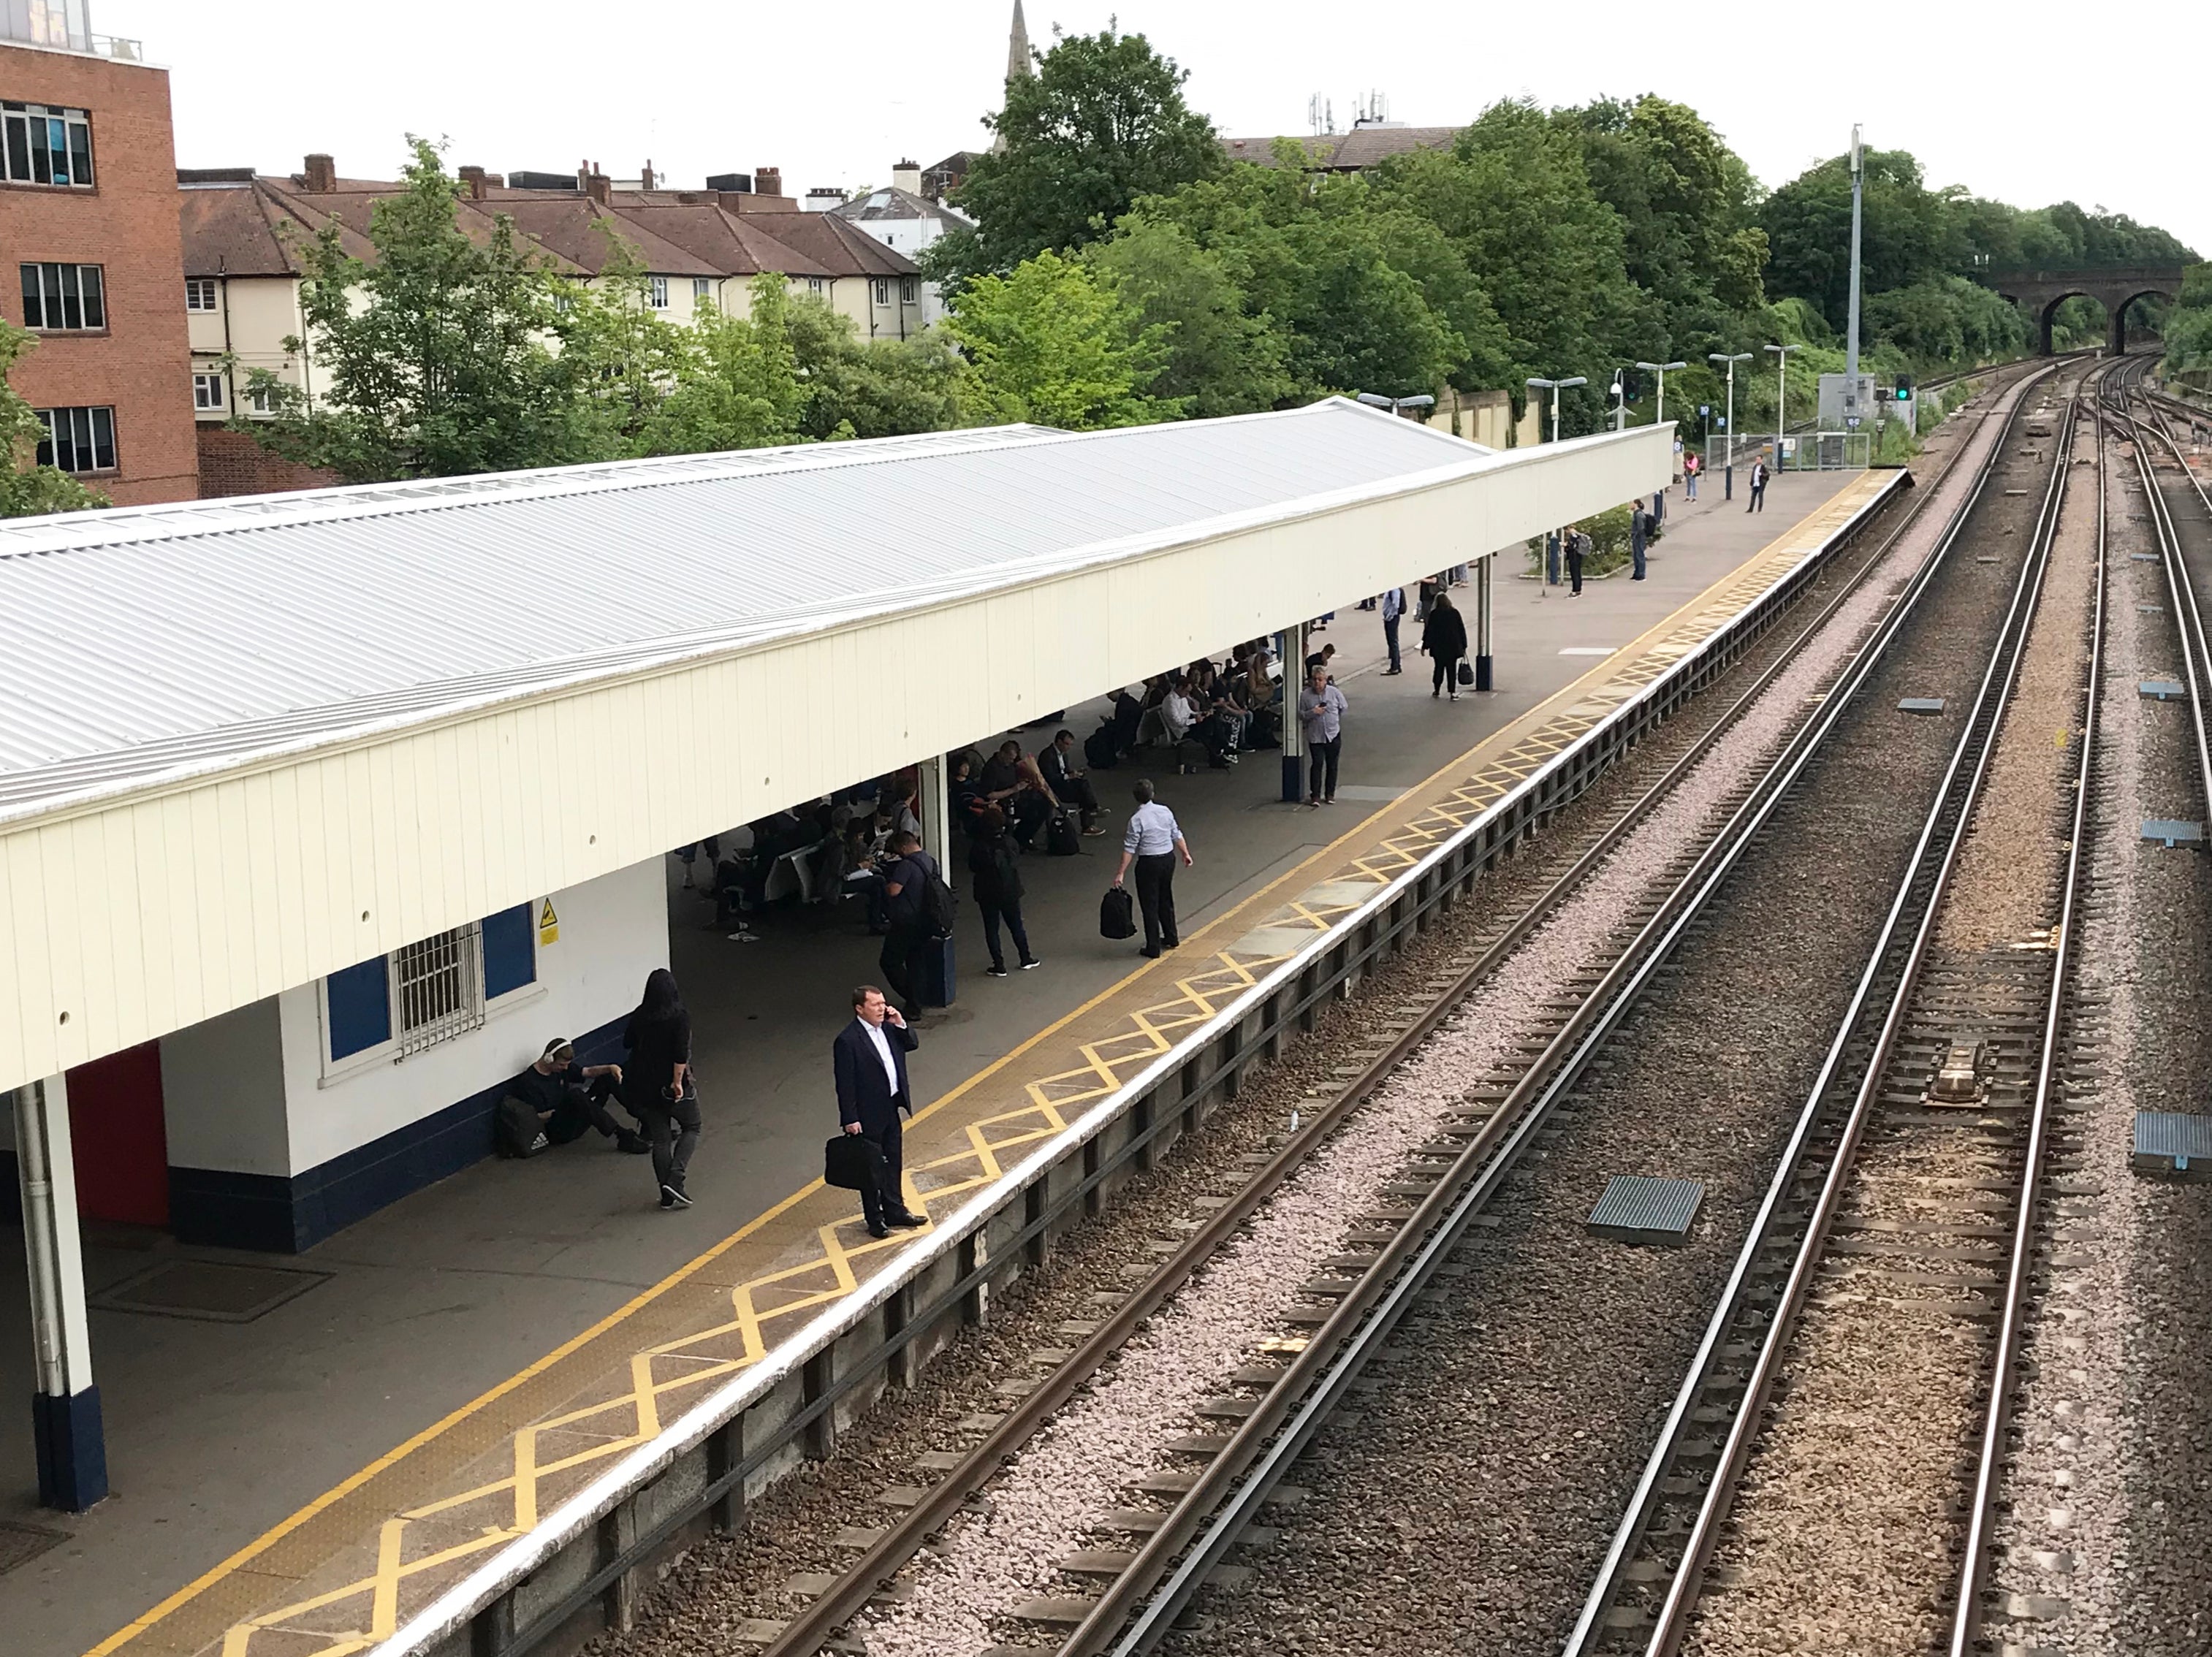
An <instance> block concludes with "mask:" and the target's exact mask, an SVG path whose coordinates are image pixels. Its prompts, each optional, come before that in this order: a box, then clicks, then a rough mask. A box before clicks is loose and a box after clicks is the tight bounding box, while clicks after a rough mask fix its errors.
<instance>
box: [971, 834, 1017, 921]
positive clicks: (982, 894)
mask: <svg viewBox="0 0 2212 1657" xmlns="http://www.w3.org/2000/svg"><path fill="white" fill-rule="evenodd" d="M968 872H969V875H971V876H972V877H974V881H973V888H974V890H975V901H976V902H978V903H980V904H982V905H983V906H984V907H987V908H993V909H1004V908H1011V907H1012V906H1013V905H1015V904H1017V903H1019V902H1020V901H1022V866H1021V865H1020V864H1019V863H1018V862H1017V861H1015V859H1014V848H1013V844H1012V841H1009V840H1008V839H1007V837H1006V830H1005V829H1000V831H999V832H998V833H997V834H995V835H994V834H987V833H981V832H979V833H977V834H976V835H975V837H974V838H972V839H971V840H969V842H968Z"/></svg>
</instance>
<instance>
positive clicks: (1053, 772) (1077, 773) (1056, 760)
mask: <svg viewBox="0 0 2212 1657" xmlns="http://www.w3.org/2000/svg"><path fill="white" fill-rule="evenodd" d="M1036 763H1037V770H1038V771H1039V772H1040V773H1042V775H1043V777H1044V780H1045V784H1046V786H1048V787H1049V788H1050V789H1051V790H1052V792H1053V795H1054V798H1057V799H1058V800H1059V801H1060V804H1062V805H1072V806H1073V807H1074V808H1075V809H1076V811H1077V813H1078V814H1079V817H1080V819H1081V822H1082V824H1083V832H1084V833H1085V834H1086V835H1103V834H1104V833H1105V832H1106V831H1105V830H1104V829H1101V828H1100V827H1099V826H1098V814H1099V810H1100V807H1099V804H1098V791H1097V789H1095V788H1093V787H1092V786H1091V778H1090V776H1089V775H1088V774H1086V773H1085V772H1084V771H1083V770H1081V769H1080V768H1078V767H1077V765H1076V763H1075V733H1074V732H1073V731H1054V733H1053V737H1052V740H1051V741H1050V742H1048V743H1047V744H1045V745H1044V746H1043V747H1042V748H1041V749H1039V750H1037V756H1036Z"/></svg>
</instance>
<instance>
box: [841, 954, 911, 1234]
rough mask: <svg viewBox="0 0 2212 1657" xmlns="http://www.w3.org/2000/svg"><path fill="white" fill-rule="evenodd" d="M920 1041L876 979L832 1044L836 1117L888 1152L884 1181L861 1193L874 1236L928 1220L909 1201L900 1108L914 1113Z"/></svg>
mask: <svg viewBox="0 0 2212 1657" xmlns="http://www.w3.org/2000/svg"><path fill="white" fill-rule="evenodd" d="M920 1046H921V1038H920V1037H919V1036H917V1035H915V1033H914V1032H913V1031H912V1030H911V1029H908V1028H907V1022H906V1020H905V1018H903V1017H901V1015H900V1013H899V1011H898V1009H897V1008H896V1007H894V1006H891V1005H890V1004H888V1003H887V1002H885V1001H884V992H882V991H881V990H879V989H878V988H877V987H876V986H874V985H872V984H863V985H861V986H860V988H859V989H857V990H854V992H853V1022H852V1023H849V1024H848V1025H846V1026H845V1028H844V1029H842V1030H839V1031H838V1032H837V1039H836V1041H834V1042H832V1043H831V1044H830V1048H829V1054H830V1060H831V1064H832V1067H833V1068H834V1069H835V1070H836V1076H837V1120H839V1121H841V1122H842V1123H843V1124H844V1125H845V1132H848V1133H857V1134H860V1135H862V1136H864V1137H865V1138H867V1139H868V1140H869V1141H870V1142H871V1143H872V1144H874V1146H875V1147H876V1149H877V1150H879V1151H881V1152H882V1153H883V1157H884V1180H883V1184H882V1186H881V1187H878V1189H876V1190H873V1191H863V1192H862V1193H860V1212H861V1214H862V1215H863V1217H866V1220H867V1223H868V1235H870V1236H871V1237H888V1236H890V1235H891V1234H890V1228H891V1227H892V1226H895V1225H896V1226H916V1225H927V1224H928V1223H929V1222H928V1220H927V1219H926V1218H924V1217H922V1216H921V1215H919V1214H909V1213H908V1212H907V1206H906V1187H905V1171H904V1168H905V1165H904V1162H903V1160H902V1157H901V1155H900V1150H899V1138H900V1135H899V1113H900V1112H901V1111H904V1112H905V1113H906V1114H908V1115H909V1116H911V1115H913V1114H914V1094H913V1092H912V1090H911V1089H909V1088H908V1086H907V1079H906V1056H907V1054H908V1053H912V1052H913V1051H914V1050H915V1048H916V1047H920Z"/></svg>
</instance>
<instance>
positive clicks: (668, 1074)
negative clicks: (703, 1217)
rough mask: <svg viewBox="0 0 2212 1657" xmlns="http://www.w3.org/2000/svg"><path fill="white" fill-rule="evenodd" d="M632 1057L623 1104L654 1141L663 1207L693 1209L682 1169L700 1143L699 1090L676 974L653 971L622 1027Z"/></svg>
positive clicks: (626, 1067) (627, 1063)
mask: <svg viewBox="0 0 2212 1657" xmlns="http://www.w3.org/2000/svg"><path fill="white" fill-rule="evenodd" d="M623 1046H624V1047H628V1048H629V1059H628V1060H627V1061H625V1062H624V1064H623V1103H624V1104H626V1105H628V1106H629V1109H630V1112H631V1114H633V1115H635V1117H636V1118H637V1119H638V1120H639V1121H641V1122H642V1123H644V1124H645V1131H646V1135H647V1138H650V1139H651V1140H652V1141H653V1178H654V1179H655V1180H657V1181H659V1184H660V1205H661V1206H662V1207H663V1208H689V1207H690V1206H691V1199H690V1195H689V1194H688V1193H686V1192H685V1190H684V1169H685V1168H687V1167H689V1166H690V1162H691V1152H692V1151H693V1150H695V1149H696V1147H697V1145H698V1144H699V1128H700V1119H699V1089H698V1087H697V1085H696V1083H694V1082H693V1080H692V1078H691V1015H690V1013H688V1012H686V1011H684V998H683V996H682V995H680V994H679V993H678V992H677V988H676V974H673V973H671V972H670V971H669V970H668V968H665V967H655V968H653V971H652V972H651V973H650V974H647V977H646V980H645V994H644V995H643V997H642V998H640V1000H639V1002H638V1004H637V1011H635V1012H633V1013H632V1014H630V1016H629V1023H628V1024H627V1025H625V1026H624V1027H623Z"/></svg>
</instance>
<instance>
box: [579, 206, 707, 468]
mask: <svg viewBox="0 0 2212 1657" xmlns="http://www.w3.org/2000/svg"><path fill="white" fill-rule="evenodd" d="M597 228H598V229H599V234H601V235H603V236H605V238H606V240H607V244H608V246H607V257H606V258H605V260H604V261H603V262H602V263H601V264H600V267H599V277H598V280H597V281H596V282H574V281H564V282H562V283H561V284H560V286H559V288H558V289H557V290H556V300H555V307H554V314H555V332H556V335H557V337H558V338H559V340H560V343H561V350H560V360H559V365H558V368H559V379H561V381H562V383H563V385H564V386H565V387H566V388H567V390H568V393H569V395H570V396H572V397H573V398H575V400H576V403H577V404H578V406H579V408H580V411H581V414H582V416H583V419H584V421H585V422H586V425H587V426H588V428H590V429H589V434H588V435H587V436H586V438H585V440H584V442H585V447H586V449H587V450H588V452H591V453H592V454H594V455H599V456H604V457H614V456H626V455H635V454H638V453H641V452H644V446H645V445H646V443H647V435H646V434H647V431H648V430H649V429H650V428H653V427H654V426H655V425H656V424H657V423H658V416H659V411H660V410H661V407H662V405H663V404H664V403H665V401H666V399H667V398H668V396H669V394H670V392H671V391H673V390H674V389H675V387H676V386H677V385H678V384H679V383H680V382H681V381H682V380H683V379H684V377H685V376H686V375H687V374H688V373H690V372H691V371H692V368H693V365H694V363H695V361H696V360H697V359H698V357H699V348H700V344H701V343H702V335H699V334H695V333H693V332H690V331H687V330H685V329H682V328H678V326H677V325H675V324H673V323H671V322H670V321H669V320H668V319H666V318H665V317H664V316H662V315H661V314H660V313H659V312H658V311H656V310H654V309H653V303H652V292H651V283H652V278H651V276H650V275H649V273H648V272H647V270H646V268H645V261H644V259H643V258H641V256H640V254H639V253H638V251H637V246H636V244H635V243H634V242H632V241H631V240H629V238H628V237H626V236H624V235H623V234H622V232H621V231H620V230H619V229H618V228H617V226H616V224H615V222H614V221H613V220H611V219H601V220H600V221H599V224H598V227H597Z"/></svg>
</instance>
